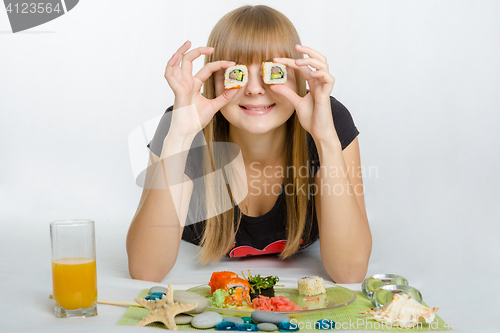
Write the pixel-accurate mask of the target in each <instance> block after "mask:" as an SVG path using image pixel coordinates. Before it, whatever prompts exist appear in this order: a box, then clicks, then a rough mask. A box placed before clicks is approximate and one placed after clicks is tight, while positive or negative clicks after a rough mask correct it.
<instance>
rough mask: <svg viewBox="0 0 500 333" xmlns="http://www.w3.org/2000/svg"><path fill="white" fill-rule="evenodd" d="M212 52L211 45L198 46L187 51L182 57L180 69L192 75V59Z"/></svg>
mask: <svg viewBox="0 0 500 333" xmlns="http://www.w3.org/2000/svg"><path fill="white" fill-rule="evenodd" d="M212 52H214V48H213V47H198V48H196V49H194V50H191V51H189V52H188V53H186V54H184V56H183V58H182V65H181V68H182V71H183V73H184V74H185V75H192V74H193V60H195V59H196V58H198V57H199V56H201V55H202V54H203V55H209V54H212Z"/></svg>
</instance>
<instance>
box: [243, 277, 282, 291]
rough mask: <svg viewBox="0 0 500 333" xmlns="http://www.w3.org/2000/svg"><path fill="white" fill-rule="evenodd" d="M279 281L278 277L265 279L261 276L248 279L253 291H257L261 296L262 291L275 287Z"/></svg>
mask: <svg viewBox="0 0 500 333" xmlns="http://www.w3.org/2000/svg"><path fill="white" fill-rule="evenodd" d="M279 280H280V279H279V278H278V277H277V276H268V277H265V278H263V277H261V276H260V274H259V275H255V276H249V277H248V283H249V284H250V285H251V286H252V288H253V289H257V290H258V292H259V294H260V291H261V290H262V289H267V288H271V287H273V286H274V285H276V282H278V281H279Z"/></svg>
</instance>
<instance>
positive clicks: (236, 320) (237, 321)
mask: <svg viewBox="0 0 500 333" xmlns="http://www.w3.org/2000/svg"><path fill="white" fill-rule="evenodd" d="M247 318H250V317H247ZM250 320H252V318H250ZM224 321H230V322H232V323H235V324H236V325H241V324H245V321H244V320H243V319H241V318H240V317H226V318H224ZM247 324H253V322H252V323H247Z"/></svg>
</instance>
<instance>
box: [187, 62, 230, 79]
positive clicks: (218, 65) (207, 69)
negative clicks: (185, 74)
mask: <svg viewBox="0 0 500 333" xmlns="http://www.w3.org/2000/svg"><path fill="white" fill-rule="evenodd" d="M234 65H236V63H235V62H234V61H225V60H221V61H214V62H209V63H208V64H206V65H205V66H204V67H203V68H202V69H200V71H199V72H198V73H196V75H195V76H194V77H195V78H197V79H198V80H200V81H202V82H204V81H206V80H207V79H208V78H209V77H210V75H212V74H213V73H214V72H217V71H218V70H221V69H222V68H229V67H231V66H234Z"/></svg>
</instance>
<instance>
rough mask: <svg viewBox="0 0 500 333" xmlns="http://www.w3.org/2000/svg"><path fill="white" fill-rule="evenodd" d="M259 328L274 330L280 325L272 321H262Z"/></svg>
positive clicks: (267, 330) (268, 330)
mask: <svg viewBox="0 0 500 333" xmlns="http://www.w3.org/2000/svg"><path fill="white" fill-rule="evenodd" d="M257 328H258V329H259V330H261V331H266V332H273V331H276V330H277V329H278V326H276V325H274V324H271V323H260V324H259V325H257Z"/></svg>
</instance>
